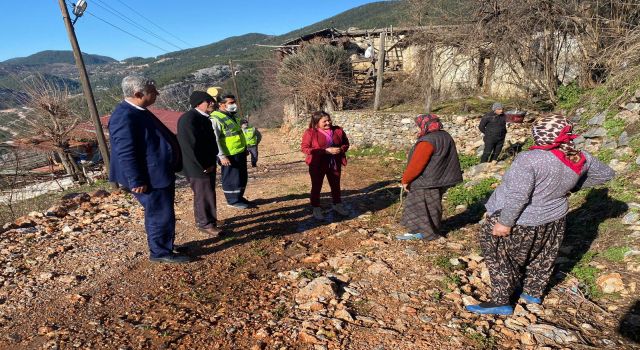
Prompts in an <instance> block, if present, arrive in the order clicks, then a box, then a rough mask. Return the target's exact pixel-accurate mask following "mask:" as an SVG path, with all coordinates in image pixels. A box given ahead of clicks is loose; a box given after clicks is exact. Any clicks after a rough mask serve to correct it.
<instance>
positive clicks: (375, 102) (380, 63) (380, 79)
mask: <svg viewBox="0 0 640 350" xmlns="http://www.w3.org/2000/svg"><path fill="white" fill-rule="evenodd" d="M386 36H387V32H386V31H383V32H382V33H380V48H379V49H378V76H377V78H376V94H375V97H374V100H373V109H374V110H375V111H378V110H380V98H381V97H382V82H383V80H384V77H383V74H384V56H385V53H386V51H385V50H384V40H385V37H386Z"/></svg>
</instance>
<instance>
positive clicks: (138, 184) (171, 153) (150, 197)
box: [109, 76, 191, 263]
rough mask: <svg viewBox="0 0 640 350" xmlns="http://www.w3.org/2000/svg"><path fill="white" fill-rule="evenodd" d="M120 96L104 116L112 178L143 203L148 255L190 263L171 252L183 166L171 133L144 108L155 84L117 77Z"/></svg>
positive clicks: (155, 94)
mask: <svg viewBox="0 0 640 350" xmlns="http://www.w3.org/2000/svg"><path fill="white" fill-rule="evenodd" d="M122 92H123V93H124V97H125V100H124V101H122V102H120V104H118V105H117V106H116V108H115V110H114V111H113V113H111V116H110V117H109V137H110V143H111V167H110V169H109V178H110V179H111V181H113V182H116V183H118V184H120V185H122V186H123V187H124V188H125V189H127V190H130V191H131V192H132V193H133V195H134V196H135V197H136V199H137V200H138V202H140V204H142V206H143V207H144V227H145V230H146V232H147V243H148V244H149V253H150V254H149V259H150V260H151V261H156V262H165V263H185V262H189V261H191V259H190V258H189V257H188V256H186V255H182V254H179V253H177V252H175V251H174V249H175V247H174V238H175V234H176V216H175V211H174V207H173V204H174V199H175V181H176V177H175V172H177V171H180V169H181V168H182V159H181V158H182V153H181V151H180V145H179V144H178V140H177V139H176V136H175V135H174V134H173V133H172V132H171V131H170V130H169V129H168V128H167V127H166V126H165V125H164V124H162V122H160V120H158V118H157V117H156V116H155V115H153V113H151V112H150V111H149V110H147V107H149V106H150V105H152V104H153V103H154V102H155V101H156V98H157V97H158V90H157V89H156V87H155V82H154V81H153V80H150V79H146V78H144V77H140V76H127V77H125V78H124V79H123V80H122Z"/></svg>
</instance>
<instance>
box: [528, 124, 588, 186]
mask: <svg viewBox="0 0 640 350" xmlns="http://www.w3.org/2000/svg"><path fill="white" fill-rule="evenodd" d="M572 129H573V125H571V123H570V122H569V121H568V120H567V118H565V117H564V116H562V115H558V114H553V115H549V116H546V117H543V118H540V119H538V120H536V121H535V122H534V124H533V129H532V134H533V141H534V143H535V145H534V146H532V147H531V148H530V149H541V150H546V151H551V152H552V153H553V154H554V155H555V156H556V157H558V159H560V160H561V161H562V162H563V163H564V164H565V165H567V166H568V167H570V168H571V169H572V170H573V171H575V172H576V173H578V174H580V173H581V172H582V167H583V165H584V163H585V161H586V159H585V157H584V154H582V152H581V151H579V150H577V149H576V148H575V145H574V143H573V140H574V139H575V138H577V137H578V136H579V135H576V134H572V133H571V130H572Z"/></svg>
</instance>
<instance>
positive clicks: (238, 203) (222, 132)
mask: <svg viewBox="0 0 640 350" xmlns="http://www.w3.org/2000/svg"><path fill="white" fill-rule="evenodd" d="M237 110H238V105H237V104H236V98H235V96H233V95H229V94H228V95H223V96H222V97H221V98H220V102H219V105H218V110H216V111H214V112H213V113H211V125H212V126H213V132H214V133H215V135H216V141H217V143H218V162H219V163H220V165H221V169H220V170H221V173H222V192H223V193H224V196H225V198H226V199H227V205H229V206H231V207H234V208H237V209H248V208H253V207H255V205H254V204H253V203H251V202H249V201H248V200H247V199H246V198H244V191H245V188H246V186H247V181H248V179H249V176H248V174H247V141H246V140H245V138H244V133H243V132H242V128H241V127H240V121H239V120H238V118H237V117H236V111H237Z"/></svg>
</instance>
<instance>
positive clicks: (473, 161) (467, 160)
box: [458, 154, 480, 170]
mask: <svg viewBox="0 0 640 350" xmlns="http://www.w3.org/2000/svg"><path fill="white" fill-rule="evenodd" d="M458 158H459V159H460V166H461V167H462V170H467V169H469V168H471V167H472V166H474V165H478V164H480V157H478V156H475V155H468V154H459V155H458Z"/></svg>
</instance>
